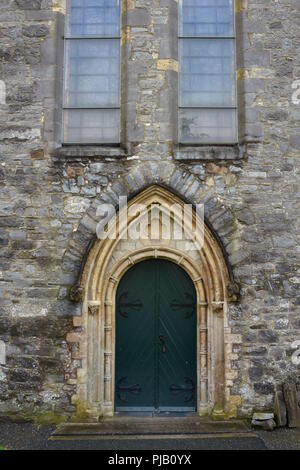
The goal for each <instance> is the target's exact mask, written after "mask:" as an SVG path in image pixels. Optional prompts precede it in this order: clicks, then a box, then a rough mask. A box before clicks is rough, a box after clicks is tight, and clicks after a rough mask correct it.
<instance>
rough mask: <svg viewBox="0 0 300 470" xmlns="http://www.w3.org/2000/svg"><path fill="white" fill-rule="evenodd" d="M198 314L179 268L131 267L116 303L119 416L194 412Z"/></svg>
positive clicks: (159, 264)
mask: <svg viewBox="0 0 300 470" xmlns="http://www.w3.org/2000/svg"><path fill="white" fill-rule="evenodd" d="M196 331H197V308H196V292H195V288H194V285H193V282H192V281H191V279H190V278H189V276H188V275H187V274H186V272H185V271H184V270H183V269H182V268H180V267H179V266H178V265H176V264H173V263H171V262H169V261H164V260H149V261H144V262H141V263H139V264H137V265H135V266H134V267H132V268H131V269H130V270H129V271H127V273H126V274H125V275H124V277H123V279H122V280H121V282H120V284H119V287H118V291H117V298H116V371H115V408H116V411H124V412H126V411H128V412H130V411H152V412H153V411H158V412H159V411H160V412H164V411H170V412H172V411H174V412H181V411H182V412H186V411H195V410H196V403H197V372H196V347H197V346H196Z"/></svg>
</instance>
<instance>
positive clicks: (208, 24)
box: [180, 0, 234, 36]
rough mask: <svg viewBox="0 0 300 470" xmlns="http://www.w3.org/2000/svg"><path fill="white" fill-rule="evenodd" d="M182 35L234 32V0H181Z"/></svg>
mask: <svg viewBox="0 0 300 470" xmlns="http://www.w3.org/2000/svg"><path fill="white" fill-rule="evenodd" d="M180 14H181V21H180V35H181V36H230V35H233V34H234V1H233V0H180Z"/></svg>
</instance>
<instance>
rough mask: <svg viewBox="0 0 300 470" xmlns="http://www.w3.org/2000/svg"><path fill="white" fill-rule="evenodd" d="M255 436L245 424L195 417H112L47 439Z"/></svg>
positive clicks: (65, 426)
mask: <svg viewBox="0 0 300 470" xmlns="http://www.w3.org/2000/svg"><path fill="white" fill-rule="evenodd" d="M209 436H219V437H224V438H226V437H227V438H229V437H250V436H256V434H254V433H253V432H252V430H251V428H250V427H249V425H248V424H247V423H246V422H245V421H212V420H206V419H205V420H204V419H203V418H199V417H188V418H185V417H183V418H161V417H154V418H148V417H114V418H106V419H104V420H103V421H100V422H99V423H65V424H61V425H59V426H58V427H57V428H56V430H55V431H54V433H53V434H52V436H51V439H52V440H60V439H68V438H69V439H93V438H95V439H97V438H101V439H102V438H103V439H105V438H106V439H109V438H110V439H111V438H118V439H119V438H121V439H127V438H128V439H130V438H136V437H139V438H143V437H144V438H172V437H173V438H192V437H194V438H195V437H201V438H202V437H203V438H208V437H209Z"/></svg>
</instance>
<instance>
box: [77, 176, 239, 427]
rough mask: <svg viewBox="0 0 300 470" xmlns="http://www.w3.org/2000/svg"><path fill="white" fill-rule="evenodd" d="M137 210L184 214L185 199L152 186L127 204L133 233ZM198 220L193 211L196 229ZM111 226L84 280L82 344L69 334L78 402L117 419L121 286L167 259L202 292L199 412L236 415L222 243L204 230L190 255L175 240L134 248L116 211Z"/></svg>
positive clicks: (198, 339) (227, 279)
mask: <svg viewBox="0 0 300 470" xmlns="http://www.w3.org/2000/svg"><path fill="white" fill-rule="evenodd" d="M134 204H142V205H143V207H144V208H145V211H146V212H147V213H149V214H150V213H151V209H152V207H153V205H155V206H156V207H159V208H160V209H161V210H162V211H163V210H165V209H166V210H168V211H169V212H170V208H171V207H173V205H174V204H177V205H178V207H180V208H182V211H183V210H184V201H183V200H182V199H181V198H180V197H178V196H176V195H174V194H173V193H172V192H170V191H168V190H167V189H165V188H162V187H160V186H156V185H154V186H151V187H148V188H147V189H145V190H144V191H142V192H141V193H139V194H138V195H137V196H135V197H134V198H132V199H131V200H130V201H129V203H128V214H129V216H128V220H127V222H128V226H129V227H134V226H135V225H136V224H138V223H139V219H140V217H139V215H137V214H136V213H135V212H133V213H132V212H130V209H131V208H132V206H133V205H134ZM171 214H172V223H173V224H176V223H177V222H178V221H177V212H176V211H175V212H172V211H171ZM194 218H195V214H194V212H193V215H192V220H191V227H192V226H193V224H194ZM112 221H115V224H112V226H114V225H116V228H117V237H116V238H114V239H110V238H108V239H105V240H96V242H95V243H94V246H93V248H92V249H91V250H90V252H89V255H88V258H87V261H86V264H85V268H84V271H83V274H82V277H81V286H82V288H83V291H84V299H83V307H82V317H81V318H78V317H77V318H75V320H74V324H75V326H79V327H80V331H78V332H76V338H74V335H72V336H71V339H72V341H74V339H76V341H77V342H78V354H77V356H76V357H78V358H79V359H80V361H81V367H80V368H78V370H77V382H76V386H77V389H76V395H74V396H73V403H76V404H77V405H78V410H79V411H80V410H84V413H85V415H87V416H90V417H91V418H92V419H97V417H99V416H113V414H114V413H115V409H116V404H115V391H116V386H117V384H116V377H115V371H116V367H115V365H116V355H115V353H116V318H117V313H116V309H117V305H116V304H117V302H116V299H117V290H118V286H119V285H120V282H122V279H123V276H125V274H126V273H127V272H129V271H130V269H131V268H132V267H134V266H137V265H138V264H139V263H142V262H145V261H147V260H165V261H168V262H171V263H173V264H175V265H176V266H178V267H180V268H181V269H182V270H184V271H185V272H186V273H187V275H188V276H189V278H190V279H191V280H192V283H193V286H194V289H195V291H196V299H197V300H196V305H197V308H196V315H197V328H196V332H197V333H196V336H197V337H196V344H197V357H196V367H197V384H196V394H197V397H196V407H195V408H196V410H197V413H198V414H199V415H206V414H210V413H211V412H212V411H214V413H217V414H222V413H223V412H224V411H226V410H229V411H230V410H231V407H232V406H234V407H235V409H236V406H235V402H234V403H233V400H235V399H236V398H235V397H234V396H233V397H231V395H230V391H231V387H232V369H231V358H232V354H231V351H232V343H233V342H234V341H236V337H235V335H234V334H232V333H231V330H230V327H229V325H228V320H227V306H228V302H230V301H231V298H230V295H229V290H228V288H229V285H230V275H229V271H228V268H227V264H226V261H225V258H224V254H223V251H222V248H221V246H220V245H219V242H218V239H217V238H216V237H215V235H214V233H213V232H212V231H211V229H210V228H209V226H208V225H207V224H205V226H204V240H203V244H202V247H201V248H199V249H196V250H191V251H187V250H186V249H185V243H186V242H185V241H184V240H183V241H180V242H178V241H177V240H176V239H174V238H172V237H171V238H169V239H167V240H166V239H164V238H158V239H155V240H146V241H145V242H143V241H140V240H137V241H135V242H132V241H131V240H127V239H123V238H122V233H123V231H124V227H123V225H122V223H121V222H119V221H118V213H116V215H114V216H113V217H112ZM188 228H189V227H188ZM196 237H197V233H196ZM196 241H197V240H196ZM182 244H183V245H182ZM197 246H198V244H197ZM199 246H200V244H199ZM136 298H138V297H136ZM180 384H182V382H180ZM180 384H179V385H180ZM183 384H184V382H183ZM129 385H130V384H129ZM174 385H178V384H174ZM238 398H239V397H238ZM231 400H232V401H231ZM232 403H233V405H232Z"/></svg>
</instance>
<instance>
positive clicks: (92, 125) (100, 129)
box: [64, 109, 120, 144]
mask: <svg viewBox="0 0 300 470" xmlns="http://www.w3.org/2000/svg"><path fill="white" fill-rule="evenodd" d="M64 141H65V142H66V143H82V144H85V143H93V144H94V143H95V144H96V143H118V142H119V141H120V110H118V109H91V110H90V109H71V110H67V111H65V112H64Z"/></svg>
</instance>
